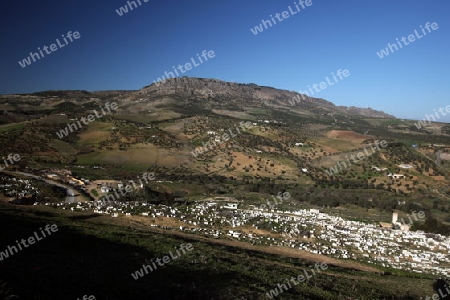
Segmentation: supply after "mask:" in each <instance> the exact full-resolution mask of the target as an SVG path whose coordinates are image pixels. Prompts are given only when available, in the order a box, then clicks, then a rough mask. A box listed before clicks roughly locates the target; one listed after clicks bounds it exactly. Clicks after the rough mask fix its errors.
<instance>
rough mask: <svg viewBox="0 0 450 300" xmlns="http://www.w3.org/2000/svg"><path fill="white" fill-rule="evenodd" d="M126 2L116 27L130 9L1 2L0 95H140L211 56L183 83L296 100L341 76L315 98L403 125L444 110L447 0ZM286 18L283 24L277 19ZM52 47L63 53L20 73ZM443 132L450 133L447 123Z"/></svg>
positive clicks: (449, 23) (112, 2)
mask: <svg viewBox="0 0 450 300" xmlns="http://www.w3.org/2000/svg"><path fill="white" fill-rule="evenodd" d="M135 2H136V3H137V5H138V7H137V8H134V9H133V10H132V11H131V10H130V8H129V7H128V10H129V12H128V13H123V15H122V16H119V14H118V13H117V12H116V10H117V9H119V8H120V7H122V6H125V5H127V1H124V0H108V1H88V0H77V1H60V0H59V1H55V0H46V1H31V0H15V1H7V2H5V3H3V4H2V9H1V11H0V42H1V44H0V45H1V46H0V53H1V55H0V66H1V69H0V94H11V93H28V92H35V91H42V90H51V89H52V90H55V89H58V90H64V89H72V90H73V89H82V90H89V91H94V90H118V89H124V90H130V89H132V90H135V89H140V88H142V87H143V86H146V85H149V84H151V83H152V82H153V81H154V80H157V78H158V77H161V76H162V75H163V74H164V72H165V71H173V70H172V66H178V64H182V65H184V64H186V63H188V62H190V61H191V58H193V59H194V60H195V61H196V62H197V64H198V62H199V61H198V58H197V56H196V54H197V53H200V54H201V52H202V51H203V50H213V51H214V53H215V57H214V58H212V59H209V60H208V61H206V62H204V63H203V64H200V65H199V66H196V67H193V68H192V69H191V70H189V71H187V72H186V73H184V74H183V76H192V77H203V78H218V79H223V80H228V81H236V82H241V83H255V84H258V85H265V86H273V87H276V88H281V89H287V90H292V91H297V92H298V91H306V90H307V88H308V85H310V86H312V85H313V84H320V83H321V82H323V81H325V80H326V77H327V76H328V77H329V79H330V80H331V81H333V79H332V72H334V73H335V74H336V72H337V70H339V69H342V70H345V69H347V70H348V71H349V72H350V76H348V77H346V78H345V77H344V79H343V80H339V78H338V82H335V84H334V85H332V86H328V87H327V88H326V89H323V90H321V91H320V92H316V93H315V95H314V96H316V97H319V98H324V99H327V100H329V101H331V102H333V103H335V104H336V105H346V106H351V105H353V106H357V107H371V108H373V109H377V110H383V111H385V112H387V113H390V114H393V115H395V116H397V117H400V118H412V119H418V118H420V119H421V118H423V117H424V115H425V114H431V113H433V110H434V109H439V107H445V106H447V105H450V97H449V96H450V92H449V88H450V72H449V71H448V70H447V69H448V68H449V66H450V52H449V49H450V32H449V29H450V28H449V27H450V18H449V12H450V1H448V0H427V1H418V0H377V1H366V0H343V1H336V0H321V1H319V0H312V5H310V6H306V5H304V6H305V8H302V7H301V5H300V4H298V0H278V1H254V0H245V1H243V0H227V1H211V0H191V1H174V0H164V1H153V0H150V1H148V2H144V0H140V2H141V5H140V6H139V3H138V2H137V0H135ZM294 2H295V3H297V5H298V7H299V8H300V12H298V10H297V8H296V5H295V4H294ZM289 6H290V7H291V9H292V11H293V12H294V13H295V14H293V13H291V12H290V11H289V8H288V7H289ZM283 11H287V15H288V18H286V19H283V16H279V18H281V19H282V21H279V20H277V19H276V17H275V14H276V13H280V14H281V13H282V12H283ZM270 15H273V17H274V18H275V20H276V24H272V25H273V26H272V27H269V28H268V29H265V28H264V30H263V31H262V32H260V33H258V34H257V35H255V34H253V33H252V31H251V30H250V29H251V28H254V27H255V26H258V25H260V23H261V21H262V19H264V20H270ZM285 15H286V14H285ZM427 22H430V23H433V22H436V23H437V24H438V29H436V30H433V29H431V32H430V33H428V31H426V32H427V35H424V34H423V32H422V31H421V28H420V26H423V27H424V26H425V24H426V23H427ZM267 26H268V25H267ZM414 30H417V32H418V33H419V36H421V38H420V39H418V38H415V41H414V42H409V41H408V40H407V39H406V40H405V41H406V43H409V45H405V43H404V42H403V43H402V48H400V47H398V46H397V47H398V50H397V51H394V52H390V54H389V55H388V56H386V57H384V58H382V59H381V58H380V57H379V56H378V55H377V52H379V51H381V49H384V48H386V47H387V44H388V43H391V44H395V43H396V42H397V41H396V38H398V39H399V40H400V39H401V38H402V37H403V36H404V37H406V38H408V35H410V34H414ZM425 30H426V29H425ZM69 31H72V32H75V31H78V32H79V33H80V37H79V39H77V40H75V39H74V40H73V42H70V41H68V44H65V43H64V41H63V39H62V37H61V36H62V35H63V34H64V35H67V33H68V32H69ZM57 38H59V39H60V43H61V44H62V45H63V46H64V47H62V48H59V49H57V50H56V51H55V52H51V50H47V51H50V54H45V52H44V54H45V56H44V57H42V58H41V59H36V62H32V61H31V64H30V65H28V66H26V67H25V68H22V67H21V66H20V65H19V63H18V62H19V61H22V60H23V59H25V58H27V57H28V56H29V54H30V52H38V49H37V48H38V47H40V48H41V49H43V47H44V46H45V45H46V46H48V47H50V45H51V44H53V43H56V39H57ZM394 50H395V49H394ZM440 121H445V122H450V114H448V115H447V116H446V117H442V115H441V119H440Z"/></svg>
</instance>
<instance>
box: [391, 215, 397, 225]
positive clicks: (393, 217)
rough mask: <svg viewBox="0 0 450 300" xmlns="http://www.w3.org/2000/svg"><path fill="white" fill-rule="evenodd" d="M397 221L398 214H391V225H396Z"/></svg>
mask: <svg viewBox="0 0 450 300" xmlns="http://www.w3.org/2000/svg"><path fill="white" fill-rule="evenodd" d="M397 220H398V213H396V212H394V213H392V224H395V223H397Z"/></svg>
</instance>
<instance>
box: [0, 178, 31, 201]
mask: <svg viewBox="0 0 450 300" xmlns="http://www.w3.org/2000/svg"><path fill="white" fill-rule="evenodd" d="M0 179H1V180H0V182H1V183H0V192H3V193H4V194H5V196H6V197H13V198H16V199H17V198H23V197H25V196H29V195H34V194H36V195H37V194H40V191H39V189H38V188H37V187H35V186H34V185H33V182H32V180H30V179H20V178H16V177H8V176H1V175H0Z"/></svg>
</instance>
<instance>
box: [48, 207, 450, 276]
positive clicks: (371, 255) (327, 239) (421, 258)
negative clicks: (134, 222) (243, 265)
mask: <svg viewBox="0 0 450 300" xmlns="http://www.w3.org/2000/svg"><path fill="white" fill-rule="evenodd" d="M56 206H57V207H62V208H63V209H67V208H68V207H70V209H71V210H83V211H92V212H94V213H99V214H109V215H111V216H112V217H118V216H125V217H126V216H131V215H140V216H148V217H152V218H158V217H168V218H175V219H178V220H179V221H181V222H183V223H184V224H185V225H183V226H177V227H173V226H172V227H168V226H165V225H161V224H159V225H158V223H160V222H155V224H154V225H152V226H158V227H161V228H164V229H172V230H181V231H184V232H192V233H195V234H203V235H208V236H212V237H214V238H219V237H223V238H231V239H237V240H240V241H246V242H249V243H251V244H254V245H265V246H283V247H290V248H293V249H302V250H306V251H309V252H312V253H317V254H323V255H328V256H332V257H337V258H341V259H354V260H358V261H363V262H367V263H375V264H378V265H382V266H384V267H392V268H397V269H404V270H410V271H414V272H419V273H431V274H435V275H443V276H450V256H449V255H448V253H450V238H449V237H446V236H442V235H438V234H428V233H423V232H410V231H400V230H391V229H386V228H382V227H380V226H379V225H378V224H368V223H362V222H357V221H349V220H345V219H343V218H341V217H337V216H332V215H328V214H325V213H320V212H319V210H316V209H310V210H300V211H275V210H261V209H259V208H256V207H253V206H250V207H248V208H246V209H239V208H238V207H237V203H236V202H234V203H230V202H221V201H213V200H211V201H201V202H196V203H195V204H193V205H190V206H180V207H170V206H166V205H151V204H147V203H140V202H111V203H109V204H108V203H106V204H105V203H103V204H102V203H93V202H87V203H81V202H78V203H77V204H66V203H59V204H57V205H56Z"/></svg>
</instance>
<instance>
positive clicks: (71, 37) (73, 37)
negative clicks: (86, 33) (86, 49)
mask: <svg viewBox="0 0 450 300" xmlns="http://www.w3.org/2000/svg"><path fill="white" fill-rule="evenodd" d="M62 37H63V39H64V42H66V43H65V44H61V42H60V41H59V38H57V39H56V43H57V44H58V46H59V48H58V46H56V44H51V45H50V47H47V45H44V47H42V50H44V51H45V53H46V54H51V53H53V52H55V51H57V50H58V49H61V48H62V47H65V46H66V45H68V44H69V42H68V41H67V39H66V37H65V36H64V34H63V35H62ZM80 37H81V35H80V33H79V32H78V31H74V33H72V31H69V32H68V33H67V38H68V39H69V40H70V42H73V41H74V40H78V39H79V38H80ZM49 49H50V51H49ZM42 50H41V47H38V51H39V53H40V54H41V55H39V53H33V52H30V55H29V56H28V57H27V58H24V59H22V61H19V65H20V66H21V67H22V68H25V67H26V66H29V65H31V60H33V62H35V61H36V58H37V59H38V60H39V59H41V58H43V57H44V53H43V52H42Z"/></svg>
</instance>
